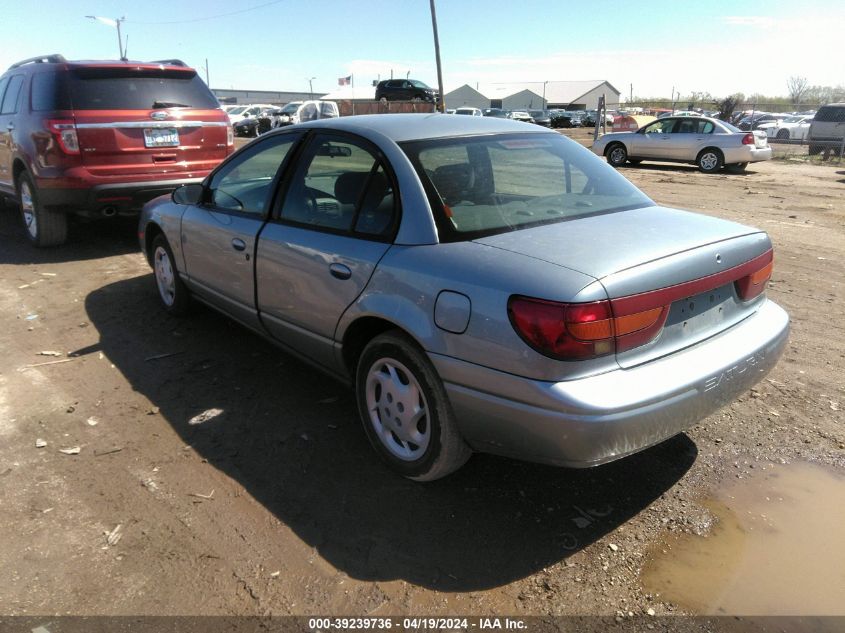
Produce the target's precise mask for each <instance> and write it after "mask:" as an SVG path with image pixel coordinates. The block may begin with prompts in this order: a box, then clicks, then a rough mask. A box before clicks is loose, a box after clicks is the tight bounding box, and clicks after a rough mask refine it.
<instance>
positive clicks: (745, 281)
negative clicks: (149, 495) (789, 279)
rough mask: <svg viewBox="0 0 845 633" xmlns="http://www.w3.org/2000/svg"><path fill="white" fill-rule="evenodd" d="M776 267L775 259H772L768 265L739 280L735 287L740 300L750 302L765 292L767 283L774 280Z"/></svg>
mask: <svg viewBox="0 0 845 633" xmlns="http://www.w3.org/2000/svg"><path fill="white" fill-rule="evenodd" d="M769 255H771V251H769ZM774 265H775V262H774V259H772V258H771V257H770V258H769V261H768V263H766V264H764V265H763V266H762V267H761V268H758V269H757V270H755V271H754V272H752V273H751V274H748V275H745V276H744V277H741V278H739V279H737V280H736V282H735V283H734V285H735V286H736V293H737V294H738V295H739V298H740V299H742V300H743V301H750V300H751V299H753V298H754V297H756V296H757V295H759V294H760V293H761V292H763V290H765V289H766V283H767V282H768V281H769V279H771V278H772V269H773V268H774Z"/></svg>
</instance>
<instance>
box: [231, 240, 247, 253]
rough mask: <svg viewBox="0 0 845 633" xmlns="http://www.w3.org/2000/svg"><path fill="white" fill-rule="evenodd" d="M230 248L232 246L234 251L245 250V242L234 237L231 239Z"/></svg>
mask: <svg viewBox="0 0 845 633" xmlns="http://www.w3.org/2000/svg"><path fill="white" fill-rule="evenodd" d="M232 248H234V249H235V250H236V251H242V250H245V249H246V242H244V241H243V240H242V239H238V238H237V237H236V238H235V239H233V240H232Z"/></svg>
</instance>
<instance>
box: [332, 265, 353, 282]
mask: <svg viewBox="0 0 845 633" xmlns="http://www.w3.org/2000/svg"><path fill="white" fill-rule="evenodd" d="M329 272H330V273H331V274H332V277H336V278H337V279H344V280H345V279H349V278H350V277H351V276H352V271H351V270H350V269H349V266H344V265H343V264H331V265H330V266H329Z"/></svg>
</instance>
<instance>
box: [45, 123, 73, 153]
mask: <svg viewBox="0 0 845 633" xmlns="http://www.w3.org/2000/svg"><path fill="white" fill-rule="evenodd" d="M47 129H48V130H50V133H51V134H52V135H53V136H55V137H56V141H57V142H58V143H59V147H60V148H61V149H62V151H63V152H64V153H65V154H78V153H79V138H78V137H77V136H76V124H75V123H74V122H73V119H51V120H49V121H47Z"/></svg>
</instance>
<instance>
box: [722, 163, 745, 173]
mask: <svg viewBox="0 0 845 633" xmlns="http://www.w3.org/2000/svg"><path fill="white" fill-rule="evenodd" d="M746 167H748V163H734V164H733V165H726V168H727V169H728V170H729V171H732V172H734V173H737V174H741V173H742V172H744V171H745V168H746Z"/></svg>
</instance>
